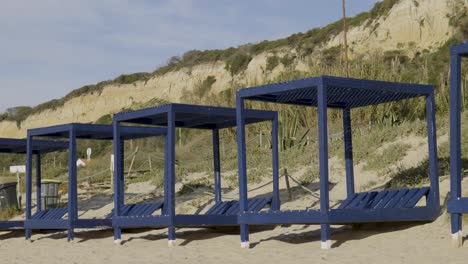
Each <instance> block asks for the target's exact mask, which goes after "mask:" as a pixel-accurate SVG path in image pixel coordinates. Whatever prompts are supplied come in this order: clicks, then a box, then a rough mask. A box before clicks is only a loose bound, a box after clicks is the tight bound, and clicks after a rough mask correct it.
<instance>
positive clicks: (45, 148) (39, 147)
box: [0, 138, 68, 230]
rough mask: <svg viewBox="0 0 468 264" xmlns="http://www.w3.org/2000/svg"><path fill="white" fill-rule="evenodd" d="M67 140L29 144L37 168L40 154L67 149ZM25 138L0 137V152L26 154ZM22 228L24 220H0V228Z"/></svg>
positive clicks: (40, 141)
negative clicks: (35, 159)
mask: <svg viewBox="0 0 468 264" xmlns="http://www.w3.org/2000/svg"><path fill="white" fill-rule="evenodd" d="M67 147H68V144H67V142H60V141H52V140H37V141H36V142H34V144H33V145H32V146H31V152H32V154H33V155H36V158H37V161H39V162H38V163H37V164H36V166H37V168H38V169H39V166H40V157H41V155H42V154H46V153H49V152H54V151H60V150H64V149H67ZM26 152H27V141H26V139H12V138H0V153H6V154H26ZM18 228H24V221H0V230H9V229H18Z"/></svg>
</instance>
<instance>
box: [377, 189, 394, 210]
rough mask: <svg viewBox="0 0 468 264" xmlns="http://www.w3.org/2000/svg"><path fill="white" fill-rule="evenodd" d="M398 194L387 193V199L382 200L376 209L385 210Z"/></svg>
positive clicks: (391, 191)
mask: <svg viewBox="0 0 468 264" xmlns="http://www.w3.org/2000/svg"><path fill="white" fill-rule="evenodd" d="M397 193H398V191H397V190H390V191H388V192H387V194H386V195H385V197H384V198H383V199H382V201H380V203H379V204H377V206H375V209H380V208H384V207H385V206H386V205H387V203H388V202H389V201H390V200H391V199H392V198H393V197H394V196H395V195H396V194H397Z"/></svg>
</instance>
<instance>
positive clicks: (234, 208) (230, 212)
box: [225, 201, 240, 215]
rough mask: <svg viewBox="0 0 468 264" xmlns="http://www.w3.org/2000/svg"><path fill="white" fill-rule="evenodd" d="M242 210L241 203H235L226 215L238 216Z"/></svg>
mask: <svg viewBox="0 0 468 264" xmlns="http://www.w3.org/2000/svg"><path fill="white" fill-rule="evenodd" d="M239 208H240V203H239V201H235V202H234V203H232V205H231V206H230V207H229V209H227V210H226V213H225V214H226V215H232V214H237V212H238V211H239Z"/></svg>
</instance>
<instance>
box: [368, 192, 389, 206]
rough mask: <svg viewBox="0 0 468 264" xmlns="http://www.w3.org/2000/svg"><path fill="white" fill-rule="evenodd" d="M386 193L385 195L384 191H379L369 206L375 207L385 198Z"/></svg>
mask: <svg viewBox="0 0 468 264" xmlns="http://www.w3.org/2000/svg"><path fill="white" fill-rule="evenodd" d="M386 195H387V192H385V191H382V192H379V193H378V194H377V195H376V196H375V197H374V199H372V202H371V203H370V208H375V207H376V206H377V205H378V204H379V203H380V202H381V201H382V199H384V198H385V196H386Z"/></svg>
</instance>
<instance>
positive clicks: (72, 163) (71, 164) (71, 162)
mask: <svg viewBox="0 0 468 264" xmlns="http://www.w3.org/2000/svg"><path fill="white" fill-rule="evenodd" d="M69 129H70V130H69V137H70V138H69V144H70V146H69V152H68V238H67V240H68V241H71V240H73V239H74V238H75V233H74V230H73V229H74V226H73V225H74V222H75V221H76V219H77V218H78V217H77V215H78V210H77V205H76V203H77V198H78V197H77V196H76V189H77V188H76V173H77V172H76V130H75V128H74V127H73V126H70V127H69Z"/></svg>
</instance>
